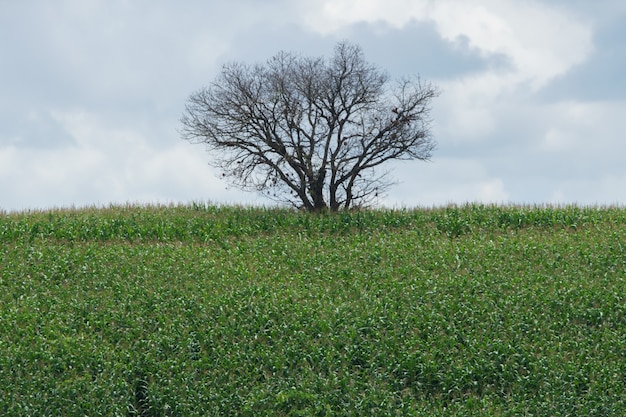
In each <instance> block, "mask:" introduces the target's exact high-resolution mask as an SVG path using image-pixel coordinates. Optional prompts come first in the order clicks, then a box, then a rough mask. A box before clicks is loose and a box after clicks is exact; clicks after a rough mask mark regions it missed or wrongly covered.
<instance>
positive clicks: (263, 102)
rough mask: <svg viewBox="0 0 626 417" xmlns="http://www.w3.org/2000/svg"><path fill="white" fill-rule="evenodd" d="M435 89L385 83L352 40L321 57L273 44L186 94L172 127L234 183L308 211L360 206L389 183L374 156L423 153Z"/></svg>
mask: <svg viewBox="0 0 626 417" xmlns="http://www.w3.org/2000/svg"><path fill="white" fill-rule="evenodd" d="M438 94H439V92H438V90H437V88H436V87H434V86H433V85H432V84H430V83H423V82H421V80H420V79H419V78H414V79H403V80H400V81H397V82H396V83H395V84H393V85H392V86H390V79H389V76H388V75H387V73H386V72H384V71H382V70H381V69H379V68H378V67H376V66H375V65H372V64H370V63H368V62H366V61H365V60H364V58H363V53H362V51H361V48H360V47H358V46H355V45H352V44H348V43H339V44H338V45H337V46H336V48H335V53H334V56H333V57H332V58H331V59H330V60H327V59H324V58H310V57H302V56H299V55H295V54H292V53H286V52H280V53H278V54H277V55H276V56H274V57H273V58H271V59H269V60H268V61H267V63H266V64H265V65H255V66H249V65H245V64H241V63H231V64H228V65H225V66H224V67H223V68H222V71H221V73H220V75H219V76H218V77H217V79H216V80H215V81H214V82H213V83H212V84H210V86H209V87H205V88H202V89H201V90H199V91H198V92H196V93H194V94H192V95H191V96H190V97H189V100H188V103H187V106H186V109H185V113H184V115H183V117H182V119H181V122H182V125H183V128H182V130H181V134H182V137H183V138H184V139H186V140H189V141H191V142H193V143H204V144H206V145H207V146H208V149H209V152H211V153H212V155H211V156H212V161H211V164H212V165H214V166H216V167H218V168H220V169H222V172H223V174H222V175H223V176H224V177H227V178H229V179H230V180H231V183H232V184H234V185H236V186H238V187H240V188H242V189H248V190H256V191H259V192H262V193H264V194H265V195H267V196H269V197H270V198H273V199H275V200H279V201H283V202H288V203H291V204H293V205H294V206H297V207H303V208H305V209H307V210H311V211H316V210H322V209H325V208H329V209H330V210H332V211H337V210H340V209H347V208H351V207H363V206H367V205H369V204H371V203H372V202H373V201H374V200H375V199H376V197H377V196H379V195H381V194H382V193H384V192H385V191H386V190H387V189H388V188H389V186H390V185H391V182H390V181H389V179H388V176H387V174H388V173H387V172H386V171H381V165H382V164H383V163H385V162H387V161H389V160H411V159H418V160H429V159H430V157H431V153H432V151H433V150H434V148H435V142H434V140H433V139H432V135H431V133H430V130H429V123H430V119H429V112H430V103H431V100H432V99H433V98H435V97H437V96H438Z"/></svg>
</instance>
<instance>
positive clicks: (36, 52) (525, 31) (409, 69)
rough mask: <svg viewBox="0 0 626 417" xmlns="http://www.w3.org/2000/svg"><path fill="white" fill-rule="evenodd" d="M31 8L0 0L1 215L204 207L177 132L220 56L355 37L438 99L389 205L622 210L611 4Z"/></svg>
mask: <svg viewBox="0 0 626 417" xmlns="http://www.w3.org/2000/svg"><path fill="white" fill-rule="evenodd" d="M590 4H591V3H590V2H583V1H571V2H567V1H554V2H552V1H551V2H547V1H527V2H518V1H514V0H482V1H481V0H463V1H461V0H438V1H437V2H435V1H426V0H424V1H415V0H385V1H382V0H381V1H376V0H367V1H363V0H358V1H357V0H333V1H330V0H329V1H321V2H316V3H315V4H313V2H305V1H289V2H288V1H285V0H282V1H281V0H274V1H267V2H263V3H259V2H254V1H246V0H240V1H233V2H225V3H224V2H201V1H185V2H180V3H177V4H175V3H171V2H166V1H147V0H146V1H134V2H124V1H121V0H120V1H115V0H112V1H90V2H84V1H81V0H65V1H59V2H54V4H52V3H51V2H45V1H43V0H40V1H37V0H31V1H24V2H2V3H0V35H1V37H0V39H1V40H0V43H1V45H2V51H3V65H2V66H0V90H1V91H2V92H3V94H2V95H1V96H0V209H3V210H22V209H28V208H46V207H54V206H71V205H75V206H82V205H93V204H95V205H108V204H110V203H127V202H131V203H132V202H140V203H167V202H189V201H212V202H215V203H222V204H230V203H244V204H273V203H272V202H270V201H266V200H262V199H260V197H259V196H257V195H255V194H247V193H242V192H240V191H238V190H234V189H227V187H226V184H225V183H224V182H222V180H221V179H220V176H219V173H217V172H215V171H213V170H212V169H211V168H210V167H209V166H208V165H207V161H208V158H209V156H208V155H207V154H206V153H205V150H204V149H203V148H202V146H198V145H196V146H193V145H190V144H188V143H186V142H184V141H182V140H180V135H179V133H178V129H179V122H178V120H179V117H180V116H181V114H182V112H183V109H184V105H185V100H186V98H187V97H188V96H189V94H191V93H192V92H194V91H195V90H197V89H198V88H200V87H201V86H202V85H206V84H207V83H209V82H211V81H212V80H213V78H214V77H215V76H216V75H217V73H218V71H219V69H220V66H221V64H223V63H225V62H228V61H232V60H239V61H242V60H243V61H249V62H255V61H263V60H265V59H266V58H268V57H270V56H272V55H274V54H275V53H276V52H278V51H279V50H294V51H298V52H301V53H303V54H307V55H330V54H331V53H332V48H333V46H334V44H335V43H336V42H337V41H339V40H344V39H347V40H349V41H351V42H354V43H357V44H359V45H361V46H362V47H363V49H364V52H365V54H366V58H367V59H368V60H370V61H373V62H375V63H377V64H378V65H380V66H381V67H383V68H385V69H387V70H388V71H389V72H390V73H391V74H392V75H393V76H402V75H413V74H420V75H421V76H422V77H423V78H425V79H426V80H428V81H432V82H434V83H435V84H437V85H438V86H439V87H441V89H442V90H443V94H442V95H441V97H439V98H438V99H437V100H436V101H435V102H434V112H433V118H434V124H433V128H434V130H433V132H434V135H435V138H436V140H437V141H438V143H439V148H438V150H436V151H435V154H434V158H433V160H432V162H429V163H421V162H414V163H406V162H402V163H398V164H396V166H395V167H394V168H395V169H394V174H395V177H396V178H397V179H398V181H399V184H398V185H397V186H396V187H394V188H392V189H391V190H390V193H389V195H388V196H387V197H386V198H385V199H383V200H381V201H380V204H381V205H385V206H391V207H397V206H408V207H412V206H430V205H440V204H447V203H452V202H453V203H464V202H468V201H472V202H485V203H491V202H495V203H524V204H545V203H554V204H570V203H576V204H581V205H589V204H626V188H625V187H624V184H625V183H626V164H625V163H624V155H625V154H626V140H625V139H626V138H625V137H624V133H623V132H624V116H625V115H626V79H625V77H624V76H623V74H626V46H625V44H624V42H623V40H624V39H626V24H624V23H626V6H625V5H624V4H623V2H621V1H612V0H600V1H596V2H593V7H592V6H591V5H590Z"/></svg>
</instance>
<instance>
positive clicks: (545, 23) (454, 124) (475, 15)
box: [308, 0, 593, 140]
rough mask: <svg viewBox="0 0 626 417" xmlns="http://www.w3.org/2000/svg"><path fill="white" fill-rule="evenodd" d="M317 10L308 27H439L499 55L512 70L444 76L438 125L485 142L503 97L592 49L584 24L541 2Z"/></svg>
mask: <svg viewBox="0 0 626 417" xmlns="http://www.w3.org/2000/svg"><path fill="white" fill-rule="evenodd" d="M319 10H320V11H319V12H318V13H317V14H316V13H315V12H313V13H312V16H311V17H310V18H309V19H308V24H309V25H310V26H311V27H312V28H313V29H314V30H317V31H319V32H321V33H328V32H332V31H338V30H340V29H341V28H343V27H347V26H349V25H352V24H355V23H359V22H368V23H374V22H379V21H384V22H386V23H387V24H389V25H392V26H394V27H398V28H401V27H404V26H406V25H407V24H408V23H409V22H411V21H430V22H434V24H435V27H436V28H437V31H438V32H439V34H440V36H441V37H442V38H444V39H446V40H448V41H450V42H452V43H458V44H459V45H467V46H468V47H469V48H470V49H472V50H473V51H476V52H478V53H479V54H480V55H482V56H483V57H485V58H489V57H490V56H494V55H498V56H501V57H503V58H504V59H505V60H506V61H507V63H508V65H507V66H506V67H504V68H502V67H498V68H486V69H485V70H484V71H482V72H479V73H472V74H468V75H466V76H463V77H461V78H456V79H441V80H438V81H437V83H438V84H439V85H440V86H441V87H442V89H443V92H444V94H443V97H441V98H440V99H439V102H438V103H437V105H438V106H443V107H445V108H446V111H445V113H446V114H445V116H444V117H443V120H440V122H442V123H439V124H440V125H442V126H444V127H443V130H442V131H443V132H445V133H447V134H449V136H450V137H453V138H455V140H458V139H463V138H468V139H472V140H475V139H477V138H484V137H485V136H486V135H488V134H490V133H492V132H493V131H494V129H495V128H496V124H497V120H496V114H495V112H494V111H495V110H497V107H498V102H499V101H501V100H502V99H503V97H507V96H511V95H512V94H518V93H520V92H521V93H522V94H527V91H528V90H529V89H530V90H532V91H536V90H537V89H539V88H541V87H543V86H545V85H546V83H548V82H549V81H550V80H552V79H554V78H555V77H557V76H560V75H563V74H564V73H566V72H567V71H569V70H570V69H571V68H573V67H574V66H576V65H579V64H581V63H582V62H584V61H585V59H586V58H587V57H588V56H589V55H590V53H591V52H592V46H593V45H592V27H591V25H590V24H589V23H587V22H581V21H579V20H576V19H577V18H576V17H575V16H573V15H570V14H568V13H566V12H564V11H563V10H562V9H557V8H553V7H550V6H548V5H545V3H540V2H537V1H526V2H519V1H517V0H437V1H436V2H435V1H432V0H431V1H426V0H423V1H408V0H368V1H366V2H361V1H357V0H333V1H327V2H325V3H324V5H323V7H320V8H319Z"/></svg>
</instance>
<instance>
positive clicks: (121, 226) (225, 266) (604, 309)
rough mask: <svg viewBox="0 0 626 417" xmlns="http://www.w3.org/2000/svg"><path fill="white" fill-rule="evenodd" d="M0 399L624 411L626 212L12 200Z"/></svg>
mask: <svg viewBox="0 0 626 417" xmlns="http://www.w3.org/2000/svg"><path fill="white" fill-rule="evenodd" d="M0 414H2V415H4V416H37V417H42V416H623V415H626V209H625V208H621V207H576V206H567V207H551V206H495V205H494V206H490V205H478V204H468V205H464V206H448V207H436V208H416V209H403V210H366V211H354V212H340V213H335V214H333V213H326V214H324V213H322V214H310V213H303V212H297V211H294V210H288V209H281V208H251V207H226V206H214V205H210V204H204V203H193V204H189V205H179V206H174V205H172V206H133V205H128V206H111V207H107V208H80V209H55V210H46V211H43V210H42V211H29V212H14V213H1V212H0Z"/></svg>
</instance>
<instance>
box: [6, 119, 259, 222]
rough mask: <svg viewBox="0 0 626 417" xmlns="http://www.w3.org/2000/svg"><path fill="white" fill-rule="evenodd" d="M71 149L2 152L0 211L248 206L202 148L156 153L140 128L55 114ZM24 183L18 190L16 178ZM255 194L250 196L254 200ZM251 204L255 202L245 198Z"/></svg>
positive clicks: (178, 145)
mask: <svg viewBox="0 0 626 417" xmlns="http://www.w3.org/2000/svg"><path fill="white" fill-rule="evenodd" d="M53 117H54V118H55V119H56V120H57V121H58V122H59V124H60V125H61V126H62V128H63V129H65V131H66V132H67V133H68V134H69V135H70V136H71V137H72V139H73V141H72V142H73V143H72V145H71V146H67V147H61V148H55V149H52V150H51V149H39V148H29V147H23V148H18V147H15V146H9V147H4V148H0V194H1V195H2V197H3V201H2V207H1V208H2V209H5V210H19V209H23V208H26V207H23V206H22V204H23V203H22V202H28V207H30V208H34V207H36V208H46V207H51V206H69V205H79V206H80V205H88V204H108V203H110V202H118V203H125V202H141V203H157V202H169V201H171V200H174V201H189V200H191V199H195V200H207V199H209V200H212V201H231V202H245V201H247V200H246V199H245V198H242V196H241V195H238V194H237V193H233V192H229V191H228V190H226V185H225V184H224V183H223V182H222V181H220V180H219V179H218V178H216V177H215V175H214V172H213V171H212V170H211V169H210V168H209V167H208V165H207V155H206V153H205V152H204V148H202V147H201V146H191V145H189V144H188V143H185V142H182V141H173V142H172V145H170V146H167V147H163V148H158V147H154V146H151V144H150V143H149V142H148V139H147V138H146V137H145V136H144V135H143V134H142V133H141V132H140V131H137V130H124V129H114V128H110V127H108V126H107V124H106V123H105V122H104V121H103V120H101V119H100V118H99V117H98V116H96V115H94V114H90V113H86V112H83V111H78V112H62V111H55V112H53ZM16 180H17V181H19V183H20V186H19V187H15V186H14V183H15V181H16ZM253 198H254V196H249V198H248V200H252V199H253ZM247 202H250V201H247Z"/></svg>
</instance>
